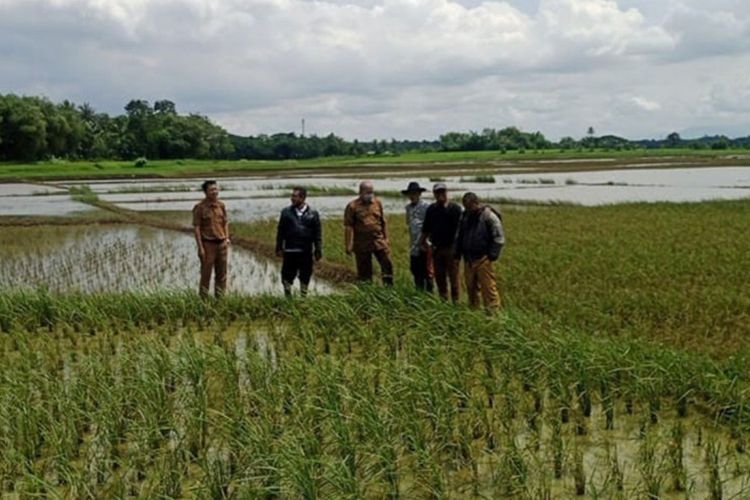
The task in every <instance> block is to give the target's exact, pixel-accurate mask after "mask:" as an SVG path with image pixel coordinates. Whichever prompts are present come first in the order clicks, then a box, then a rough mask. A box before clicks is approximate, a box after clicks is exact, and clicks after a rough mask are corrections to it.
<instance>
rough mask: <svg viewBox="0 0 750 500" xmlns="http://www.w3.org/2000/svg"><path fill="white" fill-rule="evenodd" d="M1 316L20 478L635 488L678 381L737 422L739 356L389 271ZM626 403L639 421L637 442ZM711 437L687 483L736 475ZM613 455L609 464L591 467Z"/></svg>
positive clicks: (238, 487) (655, 483)
mask: <svg viewBox="0 0 750 500" xmlns="http://www.w3.org/2000/svg"><path fill="white" fill-rule="evenodd" d="M0 323H2V324H3V325H5V326H4V328H6V329H5V332H4V333H3V335H1V336H0V350H1V352H2V356H3V359H4V360H5V362H4V363H3V364H2V365H1V366H0V381H2V384H0V442H2V444H3V446H2V451H0V480H1V482H2V484H3V488H4V489H5V491H11V490H12V491H14V492H19V494H21V496H30V495H32V494H34V495H40V494H47V495H52V496H54V495H59V496H86V495H99V496H108V495H113V494H114V493H112V492H125V493H123V494H130V495H139V496H147V497H157V496H169V497H175V496H180V495H190V494H193V493H195V494H196V495H198V496H200V497H202V498H226V497H231V496H234V497H240V498H244V497H257V496H263V497H268V496H283V497H289V496H294V497H298V496H304V497H308V496H322V497H344V496H346V497H362V496H364V497H390V498H394V497H425V496H449V497H463V496H471V495H480V496H490V497H497V496H500V495H509V494H512V495H521V496H524V495H525V496H534V497H538V498H560V497H570V496H572V495H574V494H575V493H576V490H578V491H579V492H580V491H584V489H585V492H586V493H587V494H596V495H600V496H602V495H603V496H605V497H607V496H609V495H611V494H614V493H615V492H617V491H620V490H624V491H623V494H624V495H626V497H628V496H632V495H636V494H638V493H639V492H640V491H642V488H643V487H644V485H647V486H648V489H649V491H651V492H654V491H657V487H658V488H659V490H660V491H661V488H663V485H664V484H666V483H665V482H664V477H666V476H664V474H665V473H664V472H662V469H660V468H652V467H651V465H650V464H651V463H652V462H653V460H654V459H655V457H656V456H657V455H656V454H655V452H656V450H661V449H663V448H665V447H668V446H676V443H677V441H678V440H679V439H685V440H686V439H688V437H681V436H679V435H678V434H675V433H672V432H671V431H669V429H672V428H673V426H672V424H671V423H670V424H667V423H665V424H662V423H661V422H662V421H671V420H673V419H674V418H676V415H677V413H676V411H675V410H674V408H675V405H676V403H675V401H676V399H677V398H678V397H679V395H682V394H684V390H685V387H686V385H688V386H689V387H690V390H691V393H692V394H694V398H692V400H691V402H690V403H689V405H690V409H691V410H692V411H691V413H693V414H694V415H695V416H694V417H693V418H697V419H700V421H701V426H702V427H703V429H704V431H703V432H704V433H705V435H706V436H707V437H706V439H707V440H709V442H710V443H719V442H726V441H727V439H728V437H729V436H730V432H729V430H730V429H744V430H747V429H749V428H750V425H749V424H750V421H749V420H748V418H747V415H748V414H747V392H746V391H747V388H748V387H749V381H748V380H747V374H745V375H744V376H739V377H738V376H737V375H736V374H737V373H738V372H737V370H738V368H739V367H737V366H733V365H732V363H731V362H724V363H719V362H716V361H713V360H711V359H709V358H707V357H705V356H703V355H700V354H690V353H685V352H681V351H678V350H673V349H669V348H664V347H657V346H654V345H653V344H651V343H648V342H645V341H641V340H612V339H609V338H592V337H588V336H582V335H580V334H578V333H575V332H567V331H563V330H555V329H541V328H540V327H539V325H538V323H537V322H536V321H535V320H534V319H533V318H529V317H526V316H524V315H521V314H516V313H513V314H505V315H501V316H498V317H491V318H488V317H487V316H486V315H484V314H482V313H476V312H472V311H469V310H467V309H464V308H455V307H453V306H450V305H446V304H443V303H441V302H439V301H436V300H434V299H430V298H428V297H425V296H424V295H423V294H416V293H414V292H411V291H406V290H400V289H396V290H382V289H370V288H365V289H361V290H354V291H352V292H351V293H349V294H347V295H337V296H329V297H315V298H311V299H310V300H307V301H304V302H295V301H288V300H283V299H278V298H273V297H259V298H254V299H246V298H239V297H232V296H228V297H227V298H226V299H225V300H223V301H201V300H199V299H197V298H196V297H195V296H194V295H165V294H161V295H159V294H157V295H133V294H126V295H97V296H88V295H85V296H84V295H80V296H55V295H50V294H48V293H45V292H35V293H30V292H27V293H23V294H7V293H6V294H0ZM29 332H32V333H29ZM614 374H616V376H615V375H614ZM603 379H606V380H608V381H610V386H609V392H608V393H609V394H625V393H632V394H633V395H634V396H633V397H634V402H635V406H636V408H640V409H642V411H643V412H644V413H643V414H642V416H639V415H635V416H633V417H627V416H626V415H624V410H623V404H622V402H621V400H620V398H618V399H617V402H616V405H615V408H616V411H617V412H622V415H621V416H620V417H619V418H618V419H617V420H616V421H615V422H616V423H615V426H614V428H613V429H611V430H606V429H600V428H599V425H598V424H596V422H595V417H596V416H597V415H600V414H601V413H600V412H601V409H600V408H601V404H602V403H601V402H602V401H603V399H604V396H602V394H600V393H599V391H598V389H596V388H599V387H601V384H600V383H599V382H600V381H601V380H603ZM582 385H585V387H586V388H587V389H588V392H589V396H590V397H591V399H592V405H593V407H594V410H593V411H592V412H591V413H590V416H589V417H587V416H586V412H584V411H579V410H578V409H577V408H576V410H575V411H576V412H577V413H579V414H580V418H582V419H584V420H586V421H587V422H586V427H587V429H588V430H589V433H590V434H591V438H589V437H588V436H586V437H579V436H576V431H575V425H574V423H573V422H570V423H563V422H562V421H561V419H560V413H559V405H558V404H557V403H555V401H556V400H557V396H556V395H555V394H557V393H558V391H557V389H555V388H560V387H562V388H570V392H571V393H573V394H580V392H579V391H578V389H576V388H580V387H581V386H582ZM645 387H648V388H650V389H649V390H646V389H644V388H645ZM655 391H657V392H655ZM494 396H497V397H494ZM578 397H579V399H580V396H578ZM653 397H658V398H660V400H661V401H662V404H661V406H660V409H659V410H658V412H659V414H660V418H659V423H656V424H649V422H650V419H649V417H648V416H649V413H650V411H651V409H650V407H649V401H650V400H651V399H652V398H653ZM576 405H578V403H576ZM641 418H642V420H643V421H644V422H645V423H644V425H646V426H650V430H649V431H648V438H647V439H648V440H647V441H644V442H645V444H637V443H636V446H633V445H632V444H629V443H633V441H634V439H633V436H632V434H631V431H630V430H629V429H633V428H638V426H637V425H635V422H636V420H638V419H641ZM713 422H717V423H713ZM725 423H726V424H728V425H724V424H725ZM662 428H663V429H667V430H666V431H659V429H662ZM647 429H648V427H647ZM551 432H555V433H556V434H557V437H554V436H553V438H551V439H550V438H547V437H546V436H549V435H550V433H551ZM690 439H692V436H691V437H690ZM602 442H603V443H604V445H602V444H598V443H602ZM610 443H617V453H616V456H615V458H614V459H613V458H612V457H611V456H610V454H609V453H608V452H607V453H602V449H601V448H600V446H606V447H607V449H609V448H608V447H610ZM548 447H549V448H548ZM716 449H718V448H716V447H715V446H714V445H710V446H709V452H708V453H707V455H706V457H707V458H706V460H700V461H697V462H695V461H685V462H684V466H685V468H686V473H687V474H689V477H694V476H695V475H696V474H698V475H704V476H705V477H707V478H712V479H711V481H710V482H709V481H706V482H705V486H700V485H699V486H697V487H698V488H703V489H699V490H696V491H697V492H704V493H706V494H708V493H709V491H710V492H712V494H714V495H716V492H718V491H719V487H718V486H717V485H718V484H721V488H722V489H721V491H722V492H723V493H724V494H735V495H736V494H741V493H742V492H743V490H742V488H743V486H742V484H741V483H742V481H741V478H739V477H737V476H735V475H733V474H732V472H731V470H730V469H729V468H727V466H726V465H725V464H726V463H728V462H727V461H726V460H719V459H717V453H716V451H715V450H716ZM722 449H724V448H722ZM726 449H727V450H729V448H726ZM730 451H731V450H730ZM732 453H733V455H732V456H733V457H739V458H733V460H739V461H740V462H738V463H741V464H744V463H745V462H743V461H742V460H744V459H743V458H741V457H742V454H739V453H737V452H732ZM553 456H554V457H556V458H555V459H554V463H553V461H552V460H551V459H550V457H553ZM597 456H602V457H603V458H602V459H601V460H602V461H601V462H600V461H597V460H599V459H597V458H596V457H597ZM615 462H616V464H617V465H616V466H615V465H614V464H615ZM623 463H624V464H625V465H622V464H623ZM671 463H675V462H671ZM741 467H744V465H741ZM610 469H611V470H617V471H619V474H622V475H623V478H620V479H617V480H607V479H606V478H605V477H604V476H602V475H598V474H597V473H596V471H598V470H603V471H607V470H610ZM556 477H559V479H556ZM642 478H645V479H642ZM644 480H646V481H647V483H644V482H643V481H644ZM618 484H619V486H618ZM701 484H703V483H701ZM709 488H710V489H709ZM745 493H746V492H745ZM697 494H700V493H697Z"/></svg>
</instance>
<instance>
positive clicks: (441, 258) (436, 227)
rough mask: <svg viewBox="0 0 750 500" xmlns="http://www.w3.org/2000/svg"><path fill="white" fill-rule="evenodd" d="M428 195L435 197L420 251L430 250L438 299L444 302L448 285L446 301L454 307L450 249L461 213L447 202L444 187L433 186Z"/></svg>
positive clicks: (454, 263) (456, 290) (456, 289)
mask: <svg viewBox="0 0 750 500" xmlns="http://www.w3.org/2000/svg"><path fill="white" fill-rule="evenodd" d="M432 194H433V195H434V196H435V202H434V203H432V204H431V205H430V206H429V207H428V208H427V212H426V213H425V219H424V225H423V226H422V239H421V246H422V248H423V249H424V250H427V249H428V248H431V250H432V262H433V265H434V268H435V282H436V283H437V287H438V292H439V293H440V297H442V298H443V299H444V300H448V282H450V297H451V299H452V300H453V302H454V303H455V302H458V297H459V290H460V286H461V285H460V284H459V282H458V274H459V272H458V261H457V260H455V259H454V246H455V242H456V233H457V232H458V223H459V221H460V220H461V213H462V211H463V210H462V209H461V206H460V205H459V204H458V203H453V202H451V201H448V188H447V186H446V185H445V184H444V183H442V182H439V183H437V184H435V186H434V187H433V188H432ZM428 241H429V246H428Z"/></svg>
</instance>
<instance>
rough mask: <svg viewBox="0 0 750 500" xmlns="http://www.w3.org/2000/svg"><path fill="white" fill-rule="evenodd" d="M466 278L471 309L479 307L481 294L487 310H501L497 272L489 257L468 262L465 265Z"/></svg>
mask: <svg viewBox="0 0 750 500" xmlns="http://www.w3.org/2000/svg"><path fill="white" fill-rule="evenodd" d="M464 278H465V280H466V293H467V295H468V296H469V306H470V307H472V308H474V309H477V308H478V307H479V294H480V293H481V294H482V302H484V307H485V309H487V310H494V309H499V308H500V293H499V292H498V291H497V283H496V282H495V271H494V269H493V268H492V261H491V260H490V259H489V258H488V257H486V256H485V257H482V258H481V259H478V260H475V261H473V262H469V261H466V262H465V263H464Z"/></svg>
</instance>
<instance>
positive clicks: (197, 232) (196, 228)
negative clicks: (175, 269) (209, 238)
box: [193, 206, 206, 260]
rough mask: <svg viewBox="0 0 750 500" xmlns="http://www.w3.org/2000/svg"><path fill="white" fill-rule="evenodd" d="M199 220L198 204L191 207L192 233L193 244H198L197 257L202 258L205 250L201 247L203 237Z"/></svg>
mask: <svg viewBox="0 0 750 500" xmlns="http://www.w3.org/2000/svg"><path fill="white" fill-rule="evenodd" d="M200 224H201V220H200V215H199V213H198V206H196V207H195V208H193V233H194V235H195V244H196V245H197V246H198V258H200V259H201V260H203V257H204V256H205V255H206V252H205V250H204V249H203V238H202V237H201V227H200Z"/></svg>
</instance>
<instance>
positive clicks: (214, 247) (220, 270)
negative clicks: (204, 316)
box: [200, 240, 229, 297]
mask: <svg viewBox="0 0 750 500" xmlns="http://www.w3.org/2000/svg"><path fill="white" fill-rule="evenodd" d="M203 252H204V255H203V259H202V260H201V286H200V294H201V296H202V297H205V296H207V295H208V289H209V287H210V286H211V274H212V273H214V274H215V275H214V292H215V293H216V296H217V297H220V296H222V295H224V292H225V291H226V289H227V260H228V257H229V247H228V246H227V245H226V244H225V243H224V242H222V241H212V240H203Z"/></svg>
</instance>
